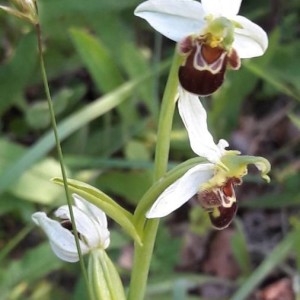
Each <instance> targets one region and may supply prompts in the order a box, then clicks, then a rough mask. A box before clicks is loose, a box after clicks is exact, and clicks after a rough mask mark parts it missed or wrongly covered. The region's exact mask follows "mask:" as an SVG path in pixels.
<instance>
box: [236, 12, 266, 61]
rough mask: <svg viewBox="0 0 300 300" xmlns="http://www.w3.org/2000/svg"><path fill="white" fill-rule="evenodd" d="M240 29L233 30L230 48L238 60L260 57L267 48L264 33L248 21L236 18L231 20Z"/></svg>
mask: <svg viewBox="0 0 300 300" xmlns="http://www.w3.org/2000/svg"><path fill="white" fill-rule="evenodd" d="M233 20H234V21H235V22H237V23H238V24H239V25H240V26H241V27H242V28H236V29H235V35H234V42H233V45H232V47H233V48H234V49H235V50H236V51H237V53H238V55H239V57H240V58H251V57H257V56H261V55H263V54H264V53H265V51H266V50H267V48H268V36H267V34H266V32H265V31H264V30H263V29H262V28H261V27H260V26H258V25H257V24H255V23H253V22H252V21H250V20H249V19H247V18H245V17H242V16H236V17H234V18H233Z"/></svg>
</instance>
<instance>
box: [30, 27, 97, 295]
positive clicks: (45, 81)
mask: <svg viewBox="0 0 300 300" xmlns="http://www.w3.org/2000/svg"><path fill="white" fill-rule="evenodd" d="M35 29H36V33H37V41H38V52H39V60H40V67H41V73H42V79H43V84H44V89H45V94H46V98H47V102H48V109H49V113H50V119H51V125H52V129H53V133H54V138H55V144H56V150H57V155H58V159H59V163H60V168H61V173H62V178H63V182H64V189H65V193H66V199H67V203H68V207H69V211H70V218H71V222H72V229H73V231H74V236H75V243H76V248H77V251H78V256H79V260H80V266H81V270H82V273H83V277H84V280H85V282H86V286H87V289H88V293H89V298H90V299H92V294H91V291H90V288H89V284H88V277H87V271H86V268H85V265H84V261H83V257H82V253H81V248H80V244H79V237H78V231H77V229H76V223H75V218H74V214H73V209H72V201H71V198H70V193H69V188H68V184H67V175H66V169H65V166H64V160H63V153H62V149H61V145H60V140H59V136H58V131H57V125H56V119H55V112H54V108H53V103H52V99H51V94H50V89H49V85H48V78H47V74H46V68H45V62H44V56H43V45H42V34H41V26H40V24H39V23H37V24H35Z"/></svg>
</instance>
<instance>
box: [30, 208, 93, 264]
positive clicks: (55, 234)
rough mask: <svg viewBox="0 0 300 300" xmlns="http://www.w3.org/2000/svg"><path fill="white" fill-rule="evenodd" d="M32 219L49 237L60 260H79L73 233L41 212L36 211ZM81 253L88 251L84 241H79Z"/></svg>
mask: <svg viewBox="0 0 300 300" xmlns="http://www.w3.org/2000/svg"><path fill="white" fill-rule="evenodd" d="M32 220H33V221H34V222H35V223H36V224H37V225H39V226H40V227H41V228H42V229H43V230H44V231H45V233H46V235H47V236H48V238H49V241H50V245H51V248H52V249H53V252H54V253H55V254H56V255H57V256H58V257H59V258H60V259H62V260H64V261H68V262H76V261H78V260H79V257H78V253H77V248H76V244H75V238H74V235H73V234H72V233H71V232H70V231H69V230H67V229H66V228H64V227H62V226H61V224H60V223H59V222H57V221H54V220H52V219H50V218H48V217H47V215H46V214H45V213H43V212H36V213H34V214H33V215H32ZM79 243H80V248H81V251H82V254H85V253H87V252H88V251H89V249H88V248H87V247H86V245H85V244H84V243H82V242H81V241H79Z"/></svg>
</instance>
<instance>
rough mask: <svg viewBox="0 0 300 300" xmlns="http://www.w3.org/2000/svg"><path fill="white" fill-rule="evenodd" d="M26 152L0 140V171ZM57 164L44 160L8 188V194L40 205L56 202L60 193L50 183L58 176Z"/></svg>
mask: <svg viewBox="0 0 300 300" xmlns="http://www.w3.org/2000/svg"><path fill="white" fill-rule="evenodd" d="M25 152H26V150H25V149H24V148H23V147H21V146H19V145H16V144H13V143H10V142H8V141H6V140H0V171H2V170H4V169H6V168H7V166H9V165H10V164H11V163H13V162H15V161H16V160H18V159H19V158H20V157H22V155H23V154H24V153H25ZM60 174H61V171H60V165H59V163H58V162H57V161H56V160H54V159H51V158H47V159H44V160H43V161H40V162H39V163H37V164H35V165H34V166H32V167H31V168H29V169H27V170H26V173H24V174H23V175H22V176H21V177H20V178H19V179H18V180H17V181H16V182H15V184H14V185H13V186H12V187H10V189H9V192H10V193H11V194H12V195H13V196H15V197H18V198H21V199H25V200H28V201H33V202H37V203H42V204H50V203H53V201H55V200H57V199H58V198H59V197H60V196H61V195H62V192H61V191H60V189H58V188H57V187H55V185H54V184H53V183H52V182H50V179H51V178H52V177H55V176H60Z"/></svg>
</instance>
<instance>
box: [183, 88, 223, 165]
mask: <svg viewBox="0 0 300 300" xmlns="http://www.w3.org/2000/svg"><path fill="white" fill-rule="evenodd" d="M178 109H179V113H180V116H181V118H182V121H183V123H184V125H185V127H186V129H187V132H188V135H189V140H190V144H191V148H192V149H193V151H194V152H195V153H196V154H197V155H199V156H202V157H205V158H206V159H207V160H209V161H210V162H212V163H217V162H219V160H220V158H221V157H222V155H223V154H224V152H225V147H228V143H227V141H225V140H221V141H220V142H219V143H218V145H216V144H215V142H214V140H213V137H212V135H211V133H210V132H209V131H208V128H207V114H206V111H205V109H204V107H203V106H202V103H201V101H200V100H199V97H198V96H196V95H194V94H191V93H189V92H187V91H185V90H184V89H182V88H180V89H179V100H178Z"/></svg>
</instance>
